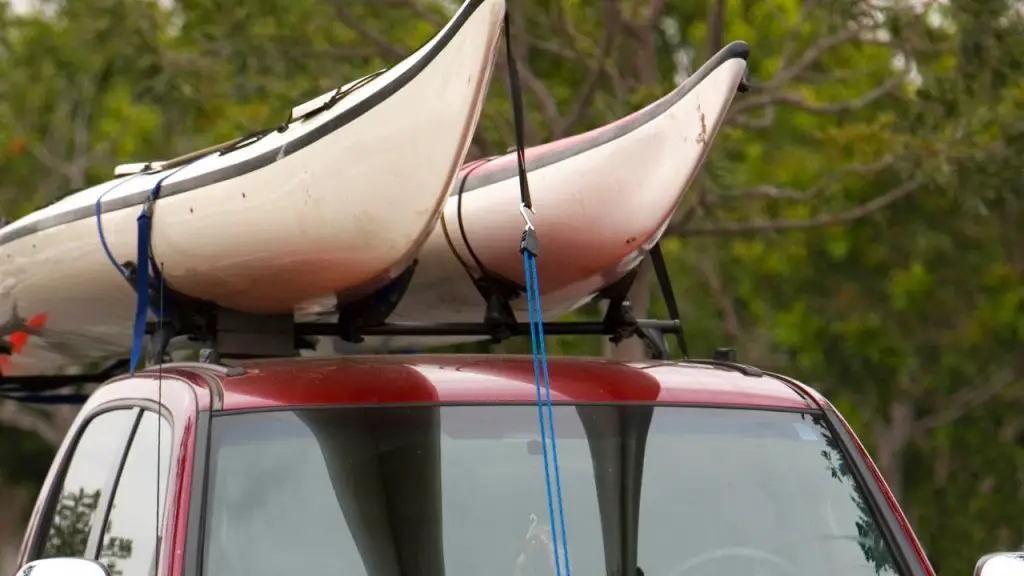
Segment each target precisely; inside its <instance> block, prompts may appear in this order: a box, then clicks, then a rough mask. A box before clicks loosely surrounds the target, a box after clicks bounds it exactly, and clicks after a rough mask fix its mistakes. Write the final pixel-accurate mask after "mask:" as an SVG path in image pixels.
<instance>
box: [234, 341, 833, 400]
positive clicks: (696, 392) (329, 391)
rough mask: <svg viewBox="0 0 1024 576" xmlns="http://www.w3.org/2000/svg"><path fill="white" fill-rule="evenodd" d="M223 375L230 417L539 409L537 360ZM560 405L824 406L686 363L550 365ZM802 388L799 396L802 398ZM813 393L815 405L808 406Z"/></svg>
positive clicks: (360, 362)
mask: <svg viewBox="0 0 1024 576" xmlns="http://www.w3.org/2000/svg"><path fill="white" fill-rule="evenodd" d="M242 366H244V367H245V373H244V374H242V375H238V376H225V377H222V379H221V381H222V387H223V390H224V396H223V409H224V410H246V409H259V408H271V407H285V406H312V405H328V404H408V403H434V402H441V403H463V402H472V403H476V402H516V403H519V402H536V399H537V396H536V394H537V393H536V388H535V383H534V373H533V359H532V358H531V357H530V356H506V355H500V356H499V355H419V354H417V355H407V356H405V355H396V356H343V357H340V358H339V357H334V358H291V359H284V360H276V359H275V360H255V361H250V362H245V363H243V364H242ZM548 370H549V374H550V380H551V398H552V401H554V402H559V401H562V402H616V403H618V402H653V403H666V404H717V405H735V406H751V407H765V408H790V409H792V408H796V409H806V408H809V407H817V406H815V403H816V402H817V401H818V398H819V397H818V396H817V395H816V394H815V393H814V392H813V391H809V390H803V389H802V387H799V386H797V387H796V388H794V385H792V384H787V383H786V382H784V381H783V380H781V379H779V378H776V377H774V376H771V375H768V374H765V375H763V376H762V375H760V372H759V371H756V370H755V371H754V372H753V373H754V374H755V375H747V374H744V373H743V372H741V371H739V370H736V369H735V368H730V367H722V366H715V365H707V364H696V363H685V362H644V363H630V364H625V363H619V362H614V361H609V360H603V359H593V358H574V357H558V358H551V359H549V362H548ZM798 390H799V392H798ZM808 395H810V396H811V397H813V398H814V399H813V400H810V401H809V400H808V397H807V396H808Z"/></svg>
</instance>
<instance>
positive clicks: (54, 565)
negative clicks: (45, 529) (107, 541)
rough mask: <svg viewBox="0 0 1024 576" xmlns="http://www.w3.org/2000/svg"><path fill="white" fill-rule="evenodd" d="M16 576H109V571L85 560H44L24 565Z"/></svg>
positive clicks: (102, 566) (94, 562) (96, 563)
mask: <svg viewBox="0 0 1024 576" xmlns="http://www.w3.org/2000/svg"><path fill="white" fill-rule="evenodd" d="M17 576H110V571H108V570H107V567H106V566H104V565H103V564H100V563H99V562H97V561H95V560H87V559H85V558H44V559H42V560H36V561H34V562H29V563H28V564H25V565H24V566H22V567H21V570H18V573H17Z"/></svg>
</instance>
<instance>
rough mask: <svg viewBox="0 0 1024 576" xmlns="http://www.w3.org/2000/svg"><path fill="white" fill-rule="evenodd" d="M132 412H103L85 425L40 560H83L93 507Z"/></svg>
mask: <svg viewBox="0 0 1024 576" xmlns="http://www.w3.org/2000/svg"><path fill="white" fill-rule="evenodd" d="M135 417H136V412H135V410H134V409H130V408H123V409H119V410H112V411H110V412H104V413H102V414H100V415H99V416H96V417H94V418H93V419H92V420H90V421H89V422H88V423H87V424H86V425H85V429H84V431H83V432H82V435H81V436H80V437H79V439H78V443H77V445H76V446H75V447H74V449H73V451H72V453H71V462H70V464H69V465H68V468H67V471H66V473H65V474H64V481H63V483H62V484H61V486H60V492H59V497H58V500H57V502H56V505H55V506H54V509H53V516H52V518H51V520H50V526H49V529H48V530H47V533H46V540H45V541H44V542H43V546H42V554H41V555H40V558H56V557H61V556H78V557H83V556H85V553H86V544H87V542H88V540H89V532H90V531H91V530H92V526H93V523H94V522H95V520H96V518H95V517H96V516H97V514H96V508H97V506H98V505H99V503H100V502H101V500H102V497H103V490H105V488H106V486H107V483H108V482H109V481H110V478H111V475H112V474H113V473H114V470H115V467H116V466H117V465H118V464H119V463H120V461H121V457H122V456H123V455H124V449H125V446H126V444H127V442H128V436H129V434H131V428H132V424H134V422H135Z"/></svg>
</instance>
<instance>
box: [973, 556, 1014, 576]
mask: <svg viewBox="0 0 1024 576" xmlns="http://www.w3.org/2000/svg"><path fill="white" fill-rule="evenodd" d="M974 576H1024V552H995V553H992V554H986V555H984V556H982V557H981V559H979V560H978V563H977V564H975V565H974Z"/></svg>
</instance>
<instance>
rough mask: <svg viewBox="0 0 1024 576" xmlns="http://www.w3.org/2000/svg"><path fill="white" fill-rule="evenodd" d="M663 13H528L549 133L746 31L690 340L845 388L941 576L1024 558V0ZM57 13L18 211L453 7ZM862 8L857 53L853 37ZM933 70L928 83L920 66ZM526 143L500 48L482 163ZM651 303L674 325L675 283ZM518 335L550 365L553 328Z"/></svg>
mask: <svg viewBox="0 0 1024 576" xmlns="http://www.w3.org/2000/svg"><path fill="white" fill-rule="evenodd" d="M448 4H450V3H448ZM655 4H658V3H656V2H649V1H641V0H622V1H619V2H612V3H605V2H596V1H583V0H527V1H524V2H518V1H513V2H510V8H511V13H512V16H513V19H514V22H515V29H514V36H515V41H516V48H515V49H516V50H517V56H518V58H519V60H520V63H521V66H522V69H523V75H524V77H527V76H528V77H530V78H533V79H535V80H536V81H535V82H526V83H525V99H526V103H527V108H528V131H527V132H528V134H527V135H528V140H529V141H530V142H531V143H539V142H543V141H547V140H551V139H553V138H558V137H562V136H566V135H570V134H574V133H578V132H582V131H584V130H586V129H590V128H594V127H597V126H600V125H602V124H604V123H607V122H609V121H612V120H614V119H616V118H619V117H621V116H623V115H625V114H628V113H630V112H632V111H634V110H636V109H639V108H640V107H642V106H644V105H646V104H647V103H648V102H650V101H651V100H652V99H654V98H657V97H658V96H660V95H662V94H664V93H665V92H666V91H668V90H670V89H671V88H672V87H673V86H674V85H675V84H676V82H677V77H681V76H685V75H686V74H687V73H689V72H691V71H692V70H693V69H695V68H696V67H697V66H699V65H700V64H701V63H702V62H703V61H704V60H705V59H706V58H707V57H708V56H709V55H710V54H711V53H713V52H714V51H716V50H717V49H718V48H719V47H720V46H721V43H722V42H727V41H730V40H736V39H742V40H746V41H747V42H748V43H749V44H750V45H751V48H752V56H751V59H750V66H749V68H750V77H751V80H752V86H753V89H752V90H751V92H750V93H749V94H745V95H740V96H738V97H737V99H736V100H735V102H734V104H733V109H732V114H733V115H732V118H731V120H730V122H729V124H728V125H727V127H726V128H725V129H724V130H723V131H722V132H721V133H720V134H719V136H718V138H717V140H716V141H715V143H714V147H713V152H712V154H711V156H710V158H709V160H708V162H707V164H706V166H705V168H704V170H703V171H702V174H701V175H700V177H699V179H698V181H697V182H695V183H694V185H693V186H692V187H691V188H690V190H689V193H688V197H687V198H686V200H685V201H684V203H683V206H682V207H681V209H680V213H681V215H682V213H686V216H687V217H691V216H692V217H693V218H692V221H691V222H690V224H689V225H688V226H687V227H685V228H681V229H677V228H673V231H674V232H678V233H680V236H681V237H667V238H666V239H665V240H664V241H663V243H662V245H663V249H664V252H665V254H666V258H667V260H668V263H669V266H670V268H671V271H672V275H673V278H674V283H675V290H676V295H677V297H678V298H680V300H681V306H682V308H683V313H684V317H685V320H686V326H687V334H688V337H689V341H690V347H691V352H692V353H693V354H694V355H700V356H707V355H709V354H711V352H712V351H713V350H714V349H715V348H716V347H718V346H722V345H731V346H735V347H738V348H739V349H740V354H741V359H742V360H744V361H749V362H753V363H757V364H760V365H763V366H765V367H768V368H772V369H775V370H779V371H782V372H785V373H788V374H792V375H794V376H797V377H799V378H801V379H803V380H805V381H807V382H809V383H812V384H813V385H814V386H816V387H818V388H820V389H822V390H823V391H824V392H826V393H827V394H828V395H829V397H830V398H831V400H832V401H833V402H834V403H835V405H836V406H838V407H839V408H840V409H841V410H842V411H843V413H844V415H845V416H846V417H847V419H848V420H849V421H850V423H851V424H852V425H853V426H854V427H855V429H856V430H857V431H858V433H859V434H861V435H862V437H863V438H864V440H865V442H866V443H867V444H868V446H869V447H870V448H871V450H872V452H873V454H875V456H876V460H878V462H879V463H880V465H882V467H883V472H884V473H885V475H886V477H887V479H888V481H889V483H890V485H891V486H892V487H893V488H894V490H895V491H896V492H897V495H898V497H899V499H900V502H901V503H902V505H903V506H904V508H905V509H906V511H907V512H908V514H909V515H910V517H911V519H912V521H914V523H915V526H916V529H917V531H918V535H919V537H920V538H921V539H922V540H923V542H924V543H925V545H926V547H927V549H928V550H929V552H930V554H931V555H932V556H933V558H935V559H936V560H937V561H938V564H940V565H941V566H942V570H943V572H944V573H945V572H947V571H948V572H949V573H963V574H967V573H969V572H970V570H971V569H972V568H973V563H974V561H975V559H976V558H977V557H978V556H980V555H981V554H984V553H986V552H989V551H992V550H995V549H1000V548H1016V547H1019V546H1020V543H1021V542H1022V541H1024V525H1022V524H1021V522H1020V520H1019V514H1018V513H1017V512H1018V511H1019V509H1020V507H1021V505H1022V504H1024V494H1022V492H1021V488H1020V486H1024V448H1022V446H1024V437H1022V430H1024V418H1022V417H1021V416H1020V414H1021V413H1022V410H1021V408H1022V402H1024V362H1022V361H1021V357H1024V355H1022V354H1021V350H1024V232H1022V230H1024V186H1022V184H1021V178H1020V159H1021V158H1022V157H1024V114H1022V112H1021V110H1024V89H1022V88H1021V87H1020V82H1019V74H1020V71H1021V70H1022V69H1024V22H1022V17H1021V16H1020V15H1019V9H1018V12H1016V13H1015V12H1014V11H1013V8H1014V4H1013V2H1011V1H1010V0H951V1H950V2H948V3H928V4H934V5H932V6H929V7H927V8H924V9H923V10H925V12H926V13H927V14H926V13H918V12H917V11H915V9H913V7H907V6H906V5H905V4H904V3H900V2H892V3H877V2H866V1H865V0H824V1H822V2H817V3H808V2H802V1H800V0H756V1H755V0H722V1H717V0H716V1H713V2H692V1H688V0H668V2H666V3H665V6H664V9H663V10H662V11H661V12H659V13H657V14H654V15H653V17H652V15H651V14H650V12H649V11H650V10H651V8H652V6H654V5H655ZM918 4H920V3H918ZM608 5H613V6H616V7H617V8H618V10H616V11H612V10H608V9H607V6H608ZM45 6H46V11H45V12H44V13H43V14H41V15H36V14H13V13H12V12H11V11H10V9H9V7H8V6H7V5H6V4H5V3H4V2H2V1H0V26H2V28H0V78H2V79H3V81H2V82H0V212H2V213H3V214H4V215H5V216H8V217H16V216H20V215H23V214H26V213H28V212H30V211H31V210H33V209H35V208H38V207H39V206H41V205H43V204H46V203H48V202H50V201H52V200H54V199H56V198H59V197H61V196H63V195H65V194H67V193H68V192H69V191H71V190H73V189H75V188H78V187H81V186H84V185H87V184H92V183H96V182H99V181H102V180H105V179H107V178H108V177H109V176H110V174H111V169H112V167H113V166H114V165H115V164H116V163H119V162H129V161H140V160H146V159H155V158H166V157H170V156H174V155H177V154H180V153H183V152H187V151H190V150H194V149H197V148H200V147H203V146H207V145H210V144H214V143H216V142H220V141H224V140H228V139H230V138H234V137H236V136H238V135H240V134H241V133H244V132H248V131H250V130H254V129H259V128H263V127H267V126H271V125H274V124H276V123H278V122H280V121H282V120H283V119H284V118H286V117H287V114H288V110H289V108H290V107H291V106H293V105H294V104H296V103H298V102H301V101H302V100H304V99H307V98H310V97H314V96H316V95H318V94H321V93H323V92H325V91H326V90H329V89H331V88H333V87H336V86H338V85H341V84H343V83H346V82H348V81H351V80H354V79H356V78H358V77H360V76H363V75H365V74H367V73H370V72H373V71H376V70H378V69H379V68H381V67H383V66H387V65H391V64H393V63H395V62H397V61H398V60H399V59H401V58H402V57H404V56H405V55H407V54H408V53H409V52H411V51H412V50H414V49H415V48H417V47H418V46H420V45H421V44H422V43H423V42H425V41H426V40H427V38H429V37H430V35H431V34H433V33H434V32H435V31H436V30H437V29H438V28H439V27H440V26H441V25H443V23H444V21H445V19H446V18H447V17H448V16H449V15H450V13H451V11H450V7H449V6H448V5H446V4H445V3H444V2H427V1H422V2H413V1H411V0H410V1H407V2H381V1H380V0H349V1H344V0H266V1H261V2H226V1H224V0H179V1H177V2H173V3H166V2H156V1H155V0H75V1H74V2H72V1H69V0H65V1H58V0H48V1H47V2H46V3H45ZM716 10H717V11H720V13H721V14H723V18H722V19H721V21H722V25H718V24H717V22H716V20H715V18H714V17H713V16H714V14H715V13H716ZM1015 14H1016V15H1015ZM882 16H884V18H882ZM855 21H856V22H859V23H860V25H861V26H862V29H861V30H860V35H859V38H860V40H858V35H853V34H850V33H849V30H850V29H851V26H852V25H853V24H852V23H853V22H855ZM900 63H902V64H900ZM908 63H912V64H913V67H912V70H913V73H912V74H911V73H909V72H901V70H903V71H905V70H906V69H908V68H910V67H909V66H908ZM904 76H910V77H913V81H910V80H906V79H905V78H904ZM894 78H895V79H896V80H897V81H894V80H893V79H894ZM880 87H882V88H887V89H880ZM512 144H513V132H512V121H511V107H510V103H509V98H508V87H507V84H506V80H505V68H504V64H503V63H501V64H499V66H498V67H497V68H496V70H495V73H494V78H493V86H492V89H491V90H490V92H489V94H488V100H487V104H486V107H485V109H484V112H483V116H482V118H481V121H480V124H479V128H478V131H477V134H476V135H475V138H474V149H473V152H472V154H473V155H474V156H477V155H486V154H498V153H502V152H504V151H505V150H506V149H507V148H508V147H509V146H511V145H512ZM623 169H629V167H623ZM907 183H912V184H914V185H915V186H914V187H913V188H912V189H911V190H912V191H911V192H909V193H907V194H904V195H902V196H900V197H899V199H898V200H895V201H893V202H891V203H887V204H885V205H884V206H881V205H880V206H877V207H873V208H870V209H864V210H862V211H861V212H860V213H859V214H857V216H860V217H858V218H853V217H850V218H838V217H836V215H837V214H844V213H847V212H848V211H850V210H856V209H859V208H862V207H865V206H869V207H870V206H871V203H872V202H875V201H877V200H878V199H879V198H881V197H884V195H886V194H887V193H888V192H890V191H892V190H895V189H898V188H899V187H900V186H903V185H905V184H907ZM766 223H767V224H766ZM808 223H813V224H815V225H813V226H811V225H809V224H808ZM650 313H651V314H652V315H659V316H663V315H664V313H665V307H664V302H662V301H661V299H660V297H659V296H657V294H655V295H654V298H653V301H652V305H651V309H650ZM571 316H573V317H574V318H577V319H590V320H596V319H599V318H600V317H601V311H600V310H599V309H598V307H597V306H587V307H584V308H583V309H580V310H577V311H575V312H574V313H573V314H571ZM456 349H457V350H459V351H473V352H487V351H489V350H491V347H490V346H489V345H487V344H470V345H464V346H459V347H456ZM497 349H498V350H501V351H505V352H514V353H528V352H529V342H526V341H517V342H508V343H505V344H502V345H501V346H498V347H497ZM549 349H550V350H551V353H552V354H556V353H559V354H588V355H595V354H600V353H602V343H601V342H600V341H599V340H598V339H594V338H587V339H579V338H562V337H560V338H552V339H551V342H550V344H549ZM3 434H4V438H5V440H4V442H3V443H2V444H0V450H4V451H3V452H0V469H2V470H4V474H5V479H7V480H8V481H12V479H13V481H25V482H28V481H30V480H31V479H32V478H37V477H39V474H40V471H41V470H43V467H44V466H45V464H48V463H49V458H50V456H49V454H46V453H45V451H44V450H42V449H41V448H39V447H33V446H32V445H31V444H30V443H27V442H21V443H19V444H18V445H17V446H18V447H17V449H15V448H14V447H13V446H14V445H13V444H11V443H9V442H7V438H8V437H9V436H8V433H7V431H3ZM12 462H17V465H12V464H11V463H12ZM16 474H20V475H21V476H18V477H17V478H15V475H16ZM19 478H21V479H22V480H19ZM879 562H882V563H884V562H886V559H884V558H881V559H879Z"/></svg>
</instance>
